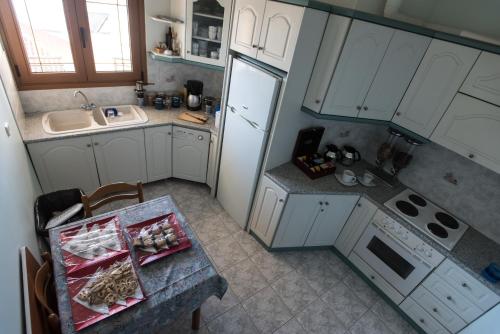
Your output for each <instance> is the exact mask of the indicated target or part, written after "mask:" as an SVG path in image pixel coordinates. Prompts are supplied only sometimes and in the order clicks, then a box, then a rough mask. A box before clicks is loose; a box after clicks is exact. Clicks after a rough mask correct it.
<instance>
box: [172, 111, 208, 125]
mask: <svg viewBox="0 0 500 334" xmlns="http://www.w3.org/2000/svg"><path fill="white" fill-rule="evenodd" d="M177 118H178V119H180V120H183V121H187V122H191V123H196V124H205V121H203V120H200V119H198V118H196V117H193V116H191V115H189V114H188V113H187V112H183V113H181V114H180V115H179V116H177Z"/></svg>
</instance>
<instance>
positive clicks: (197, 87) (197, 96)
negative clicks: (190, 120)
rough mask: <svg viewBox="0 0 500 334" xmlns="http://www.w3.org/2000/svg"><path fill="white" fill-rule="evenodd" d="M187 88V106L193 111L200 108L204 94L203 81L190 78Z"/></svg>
mask: <svg viewBox="0 0 500 334" xmlns="http://www.w3.org/2000/svg"><path fill="white" fill-rule="evenodd" d="M186 90H187V97H186V107H187V108H188V109H189V110H192V111H195V110H200V109H201V97H202V94H203V82H201V81H198V80H188V81H187V83H186Z"/></svg>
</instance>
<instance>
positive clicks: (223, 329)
mask: <svg viewBox="0 0 500 334" xmlns="http://www.w3.org/2000/svg"><path fill="white" fill-rule="evenodd" d="M207 326H208V330H209V331H210V333H214V334H235V333H238V334H256V333H258V332H259V331H258V330H257V328H255V326H254V324H253V323H252V320H250V317H249V316H248V314H247V313H246V312H245V310H243V307H242V306H241V305H236V306H234V307H233V308H231V309H230V310H229V311H227V312H226V313H224V314H222V315H221V316H219V317H218V318H216V319H214V320H212V321H211V322H209V323H208V325H207Z"/></svg>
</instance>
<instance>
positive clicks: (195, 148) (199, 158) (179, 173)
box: [172, 126, 210, 182]
mask: <svg viewBox="0 0 500 334" xmlns="http://www.w3.org/2000/svg"><path fill="white" fill-rule="evenodd" d="M209 146H210V133H209V132H205V131H199V130H193V129H188V128H184V127H179V126H174V127H173V143H172V159H173V171H172V176H173V177H177V178H179V179H184V180H190V181H195V182H205V181H206V180H207V167H208V150H209Z"/></svg>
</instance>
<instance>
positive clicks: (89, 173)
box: [27, 136, 99, 193]
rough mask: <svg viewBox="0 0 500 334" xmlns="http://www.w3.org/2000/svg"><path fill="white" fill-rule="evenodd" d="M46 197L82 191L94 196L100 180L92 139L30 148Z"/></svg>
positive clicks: (45, 143)
mask: <svg viewBox="0 0 500 334" xmlns="http://www.w3.org/2000/svg"><path fill="white" fill-rule="evenodd" d="M27 146H28V151H29V153H30V156H31V160H32V161H33V166H34V167H35V170H36V174H37V175H38V179H39V180H40V184H41V186H42V190H43V192H44V193H49V192H52V191H57V190H62V189H70V188H80V189H83V191H85V192H86V193H91V192H93V191H95V190H96V189H97V188H98V187H99V177H98V174H97V168H96V164H95V159H94V151H93V149H92V139H91V138H90V137H89V136H85V137H76V138H70V139H61V140H50V141H43V142H37V143H30V144H28V145H27Z"/></svg>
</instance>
